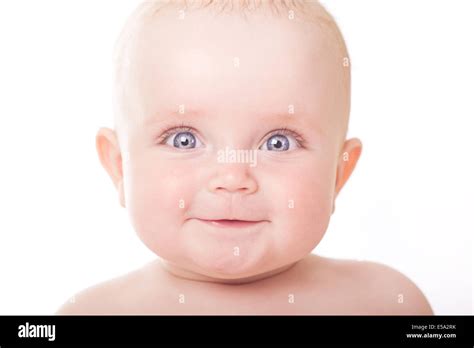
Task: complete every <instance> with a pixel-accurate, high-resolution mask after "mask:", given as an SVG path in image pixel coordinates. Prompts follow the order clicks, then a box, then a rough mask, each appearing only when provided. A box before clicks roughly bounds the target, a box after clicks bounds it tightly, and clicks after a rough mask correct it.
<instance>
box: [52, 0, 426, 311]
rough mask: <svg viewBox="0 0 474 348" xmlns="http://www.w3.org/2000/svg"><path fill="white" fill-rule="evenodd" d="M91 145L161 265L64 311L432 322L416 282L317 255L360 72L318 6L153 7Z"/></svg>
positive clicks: (136, 16)
mask: <svg viewBox="0 0 474 348" xmlns="http://www.w3.org/2000/svg"><path fill="white" fill-rule="evenodd" d="M115 82H116V83H115V95H116V110H115V129H114V130H112V129H109V128H101V129H100V130H99V132H98V134H97V138H96V145H97V150H98V154H99V158H100V161H101V163H102V165H103V167H104V168H105V170H106V171H107V173H108V175H109V176H110V177H111V179H112V181H113V183H114V185H115V187H116V189H117V192H118V198H119V202H120V204H121V205H122V206H123V207H124V208H126V209H127V211H128V213H129V216H130V220H131V223H132V225H133V228H134V229H135V231H136V233H137V234H138V236H139V238H140V239H141V240H142V241H143V243H145V245H146V246H147V247H148V248H149V249H150V250H152V251H153V252H154V253H155V254H156V255H157V256H158V258H157V260H156V261H152V262H150V263H148V264H146V265H144V267H143V268H140V269H137V270H134V271H132V272H130V273H128V274H125V275H123V276H121V277H118V278H114V279H111V280H108V281H105V282H103V283H100V284H98V285H95V286H92V287H89V288H87V289H85V290H83V291H81V292H79V293H78V294H76V295H75V296H74V301H66V302H65V303H64V304H63V305H62V306H61V307H60V308H59V309H58V311H57V312H56V313H57V314H284V315H286V314H417V315H422V314H423V315H424V314H433V311H432V309H431V307H430V305H429V303H428V301H427V300H426V298H425V296H424V295H423V293H422V292H421V291H420V290H419V288H418V287H417V286H416V285H415V284H414V283H413V282H412V281H411V280H410V279H408V278H407V277H406V276H404V275H403V274H401V273H400V272H398V271H396V270H395V269H393V268H390V267H388V266H386V265H382V264H379V263H375V262H370V261H355V260H354V261H353V260H338V259H334V258H327V257H321V256H318V255H315V254H313V253H312V250H313V249H314V248H315V247H316V246H317V245H318V243H319V242H320V241H321V239H322V238H323V236H324V233H325V231H326V229H327V227H328V224H329V219H330V217H331V215H332V214H333V213H334V209H335V200H336V197H337V195H338V193H339V192H340V190H341V189H342V187H343V186H344V184H345V183H346V182H347V180H348V178H349V176H350V175H351V173H352V171H353V170H354V167H355V165H356V163H357V161H358V159H359V156H360V154H361V149H362V144H361V142H360V140H359V139H357V138H351V139H346V135H347V128H348V120H349V113H350V64H349V58H348V53H347V50H346V46H345V43H344V39H343V38H342V35H341V33H340V31H339V29H338V27H337V25H336V23H335V21H334V20H333V18H332V17H331V15H330V14H328V12H327V11H326V10H325V9H324V8H323V7H322V6H321V5H320V4H319V3H317V2H314V1H312V2H309V1H299V0H293V1H270V0H267V1H252V0H247V1H235V0H217V1H216V0H214V1H213V0H208V1H195V0H188V1H178V0H176V1H163V0H161V1H146V2H144V3H142V4H140V6H138V8H137V10H136V11H135V12H134V13H133V14H132V16H131V17H130V19H129V20H128V22H127V23H126V25H125V28H124V30H123V31H122V34H121V35H120V38H119V40H118V44H117V69H116V81H115Z"/></svg>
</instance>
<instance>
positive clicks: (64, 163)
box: [0, 0, 474, 314]
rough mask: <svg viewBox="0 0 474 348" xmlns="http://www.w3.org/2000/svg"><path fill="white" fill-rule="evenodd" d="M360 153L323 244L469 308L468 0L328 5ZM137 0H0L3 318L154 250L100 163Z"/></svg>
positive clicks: (443, 308)
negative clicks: (345, 62) (346, 71)
mask: <svg viewBox="0 0 474 348" xmlns="http://www.w3.org/2000/svg"><path fill="white" fill-rule="evenodd" d="M322 2H323V4H324V5H326V7H327V9H328V10H329V11H330V12H331V13H332V14H333V15H334V17H335V18H336V20H337V21H338V24H339V25H340V27H341V30H342V32H343V34H344V36H345V38H346V41H347V45H348V48H349V53H350V55H351V58H352V60H351V61H352V69H353V70H352V71H353V83H352V88H353V94H352V113H351V122H350V127H349V136H354V137H359V138H360V139H361V140H362V142H363V146H364V148H363V152H362V157H361V159H360V161H359V163H358V166H357V168H356V169H355V172H354V173H353V176H352V177H351V178H350V180H349V182H348V183H347V185H346V186H345V187H344V188H343V190H342V192H341V194H340V195H339V197H338V199H337V202H336V213H335V214H334V215H333V217H332V220H331V223H330V226H329V229H328V231H327V234H326V236H325V237H324V239H323V241H322V242H321V244H320V245H318V246H317V247H316V249H315V250H314V252H315V253H317V254H321V255H324V256H330V257H339V258H358V259H366V260H373V261H377V262H382V263H385V264H387V265H390V266H392V267H394V268H396V269H398V270H400V271H401V272H403V273H404V274H406V275H407V276H408V277H410V278H411V279H412V280H413V281H414V282H415V283H416V284H417V285H418V286H419V287H420V288H421V289H422V291H423V292H424V293H425V295H426V296H427V298H428V300H429V301H430V303H431V305H432V307H433V309H434V311H435V314H472V313H473V312H474V308H473V307H474V304H473V303H474V301H473V285H472V283H473V279H474V274H473V268H474V267H473V263H474V256H473V255H474V253H473V249H474V248H473V237H472V232H473V231H474V228H473V227H474V223H473V222H472V215H473V207H474V204H473V202H472V197H473V196H474V189H473V183H472V178H473V177H474V170H473V168H474V164H473V156H472V152H473V146H472V140H471V139H472V138H471V136H472V134H473V130H474V107H473V105H472V100H473V99H474V98H473V94H474V87H473V86H474V82H473V81H474V48H473V44H472V42H473V41H472V33H473V32H474V22H473V21H472V18H471V17H472V13H474V3H473V2H472V1H470V0H465V1H462V0H453V1H450V2H446V1H441V0H436V1H434V0H415V1H414V0H410V1H409V0H383V1H381V0H358V1H353V0H331V1H322ZM135 6H136V1H134V0H128V1H127V0H121V1H117V0H115V1H114V0H100V1H92V0H82V1H79V0H76V1H74V0H41V1H34V0H22V1H13V0H9V1H5V0H2V1H1V2H0V43H1V46H0V53H1V54H0V63H1V64H0V96H1V99H0V154H1V159H2V161H1V162H0V314H52V313H53V312H54V311H55V310H56V309H57V308H58V307H59V305H60V304H62V303H63V302H64V301H66V300H67V298H68V297H69V296H71V295H73V294H74V293H76V292H78V291H79V290H82V289H84V288H85V287H88V286H90V285H93V284H96V283H98V282H101V281H104V280H106V279H110V278H112V277H115V276H119V275H121V274H123V273H125V272H128V271H130V270H132V269H134V268H137V267H139V266H141V265H142V264H144V263H145V262H148V261H149V260H151V259H153V258H154V255H153V254H152V253H151V252H150V251H149V250H148V249H147V248H146V247H145V246H144V245H143V244H142V243H141V242H140V241H139V239H138V237H136V236H135V234H134V231H133V229H132V227H131V225H130V223H129V221H128V216H127V214H126V211H125V210H124V209H122V208H120V206H119V203H118V199H117V195H116V192H115V189H114V187H113V185H112V183H111V181H110V179H109V178H108V177H107V175H106V173H105V171H103V169H102V168H101V166H100V163H99V161H98V158H97V155H96V152H95V142H94V141H95V139H94V137H95V134H96V131H97V129H98V127H100V126H104V125H105V126H112V100H111V81H112V65H111V61H112V48H113V44H114V41H115V39H116V37H117V35H118V33H119V30H120V28H121V27H122V25H123V23H124V21H125V19H126V18H127V16H128V15H129V14H130V12H131V11H132V9H133V8H134V7H135Z"/></svg>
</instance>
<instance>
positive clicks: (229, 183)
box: [209, 163, 258, 194]
mask: <svg viewBox="0 0 474 348" xmlns="http://www.w3.org/2000/svg"><path fill="white" fill-rule="evenodd" d="M257 187H258V185H257V182H256V181H255V179H254V178H253V176H252V175H251V173H250V168H249V165H248V163H218V164H217V172H216V173H215V175H214V176H213V177H212V178H211V180H209V190H210V191H211V192H213V193H219V192H229V193H236V192H237V193H242V194H251V193H253V192H255V191H256V190H257Z"/></svg>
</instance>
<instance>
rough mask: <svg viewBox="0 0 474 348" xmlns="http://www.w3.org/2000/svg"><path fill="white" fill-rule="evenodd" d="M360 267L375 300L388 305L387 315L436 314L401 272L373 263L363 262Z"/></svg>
mask: <svg viewBox="0 0 474 348" xmlns="http://www.w3.org/2000/svg"><path fill="white" fill-rule="evenodd" d="M360 267H361V268H362V272H363V274H365V277H366V279H367V281H368V284H370V286H371V290H372V293H373V294H374V298H375V300H376V301H379V303H381V304H386V305H387V312H388V313H387V314H400V315H433V314H434V313H433V310H432V308H431V306H430V304H429V302H428V300H427V299H426V297H425V295H424V294H423V292H422V291H421V289H420V288H419V287H418V286H417V285H416V284H415V283H414V282H413V281H412V280H411V279H410V278H408V277H407V276H406V275H404V274H403V273H401V272H400V271H398V270H396V269H395V268H392V267H390V266H388V265H385V264H382V263H377V262H373V261H361V265H360Z"/></svg>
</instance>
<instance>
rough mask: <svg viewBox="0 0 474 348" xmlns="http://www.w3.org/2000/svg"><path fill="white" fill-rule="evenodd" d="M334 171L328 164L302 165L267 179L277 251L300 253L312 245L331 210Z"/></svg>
mask: <svg viewBox="0 0 474 348" xmlns="http://www.w3.org/2000/svg"><path fill="white" fill-rule="evenodd" d="M333 179H334V174H333V173H332V171H331V166H330V165H326V166H323V165H322V164H321V163H319V164H318V163H308V164H306V165H305V164H302V165H301V166H299V167H294V168H289V169H288V170H284V171H281V172H280V173H279V175H278V176H275V174H274V175H273V177H269V179H268V180H267V185H266V189H267V190H268V191H269V192H271V195H272V197H273V198H272V201H273V203H274V205H273V206H274V210H275V211H274V212H273V213H272V215H273V216H274V222H275V226H276V229H277V231H276V232H275V233H277V234H278V238H276V241H277V243H278V244H277V247H278V249H279V250H280V251H281V252H284V253H287V254H288V253H290V254H293V255H296V254H299V255H304V254H306V253H308V252H310V251H311V250H313V249H314V247H316V245H317V244H318V243H319V242H320V240H321V239H322V237H323V235H324V233H325V231H326V228H327V226H328V224H329V218H330V216H331V212H332V197H333V190H334V187H333V186H334V185H333Z"/></svg>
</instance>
